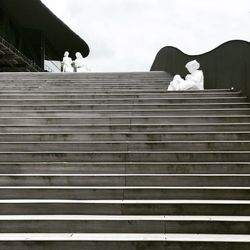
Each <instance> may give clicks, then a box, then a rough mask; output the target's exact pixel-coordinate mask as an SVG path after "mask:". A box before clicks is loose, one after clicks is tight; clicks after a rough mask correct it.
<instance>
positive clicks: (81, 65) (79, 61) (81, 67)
mask: <svg viewBox="0 0 250 250" xmlns="http://www.w3.org/2000/svg"><path fill="white" fill-rule="evenodd" d="M74 66H75V71H76V72H87V71H88V69H87V67H86V65H85V62H84V59H83V56H82V54H81V53H80V52H76V59H75V61H74Z"/></svg>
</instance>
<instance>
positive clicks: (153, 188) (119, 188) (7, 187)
mask: <svg viewBox="0 0 250 250" xmlns="http://www.w3.org/2000/svg"><path fill="white" fill-rule="evenodd" d="M0 189H2V190H5V189H6V190H7V189H8V190H25V189H28V190H30V189H31V190H41V189H44V190H121V189H123V190H219V191H222V190H231V191H235V190H250V187H239V186H230V187H224V186H219V187H217V186H204V187H203V186H202V187H197V186H188V187H185V186H183V187H179V186H163V187H161V186H0ZM151 200H152V199H151Z"/></svg>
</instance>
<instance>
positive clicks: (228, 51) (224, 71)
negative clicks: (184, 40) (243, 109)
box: [151, 40, 250, 97]
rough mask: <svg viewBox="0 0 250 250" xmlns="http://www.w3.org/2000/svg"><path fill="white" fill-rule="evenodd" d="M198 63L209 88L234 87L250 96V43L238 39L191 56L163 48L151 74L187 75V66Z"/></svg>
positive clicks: (206, 86) (169, 48)
mask: <svg viewBox="0 0 250 250" xmlns="http://www.w3.org/2000/svg"><path fill="white" fill-rule="evenodd" d="M194 59H196V60H198V61H199V62H200V64H201V69H202V70H203V71H204V75H205V88H208V89H221V88H225V89H228V88H231V87H234V88H235V89H237V90H242V91H243V93H244V94H245V95H247V96H248V97H250V43H249V42H247V41H241V40H234V41H229V42H226V43H224V44H222V45H220V46H219V47H217V48H215V49H214V50H212V51H210V52H207V53H204V54H201V55H187V54H185V53H183V52H182V51H180V50H179V49H177V48H174V47H171V46H166V47H164V48H162V49H161V50H160V51H159V52H158V54H157V56H156V58H155V60H154V63H153V65H152V67H151V71H160V70H164V71H167V72H169V73H171V74H172V75H175V74H180V75H181V76H182V77H184V76H185V75H186V74H187V71H186V69H185V64H186V63H187V62H188V61H191V60H194Z"/></svg>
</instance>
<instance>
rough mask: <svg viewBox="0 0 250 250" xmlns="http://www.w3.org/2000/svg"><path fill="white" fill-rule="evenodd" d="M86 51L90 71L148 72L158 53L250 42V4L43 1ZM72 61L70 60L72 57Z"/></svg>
mask: <svg viewBox="0 0 250 250" xmlns="http://www.w3.org/2000/svg"><path fill="white" fill-rule="evenodd" d="M42 2H43V3H44V4H46V5H47V6H48V7H49V8H50V9H51V10H52V11H53V12H54V13H55V14H56V15H57V16H58V17H59V18H60V19H62V20H63V21H64V22H65V23H66V24H67V25H68V26H69V27H70V28H71V29H72V30H73V31H75V32H76V33H77V34H78V35H80V36H81V37H82V38H83V39H84V40H85V41H86V42H87V43H88V45H89V47H90V55H89V56H88V57H87V58H86V62H87V65H88V66H89V67H90V68H91V69H92V71H148V70H149V69H150V67H151V65H152V63H153V60H154V58H155V56H156V53H157V52H158V51H159V50H160V49H161V48H162V47H164V46H167V45H171V46H175V47H177V48H179V49H181V50H183V52H185V53H187V54H200V53H203V52H206V51H209V50H211V49H213V48H215V47H216V46H218V45H220V44H221V43H223V42H226V41H228V40H231V39H242V40H247V41H250V0H42ZM71 56H72V57H73V59H74V55H71Z"/></svg>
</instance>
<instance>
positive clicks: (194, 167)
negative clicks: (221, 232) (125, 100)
mask: <svg viewBox="0 0 250 250" xmlns="http://www.w3.org/2000/svg"><path fill="white" fill-rule="evenodd" d="M225 173H227V174H249V173H250V163H249V162H241V161H238V162H228V161H225V162H46V161H45V162H15V161H12V162H0V174H225Z"/></svg>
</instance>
